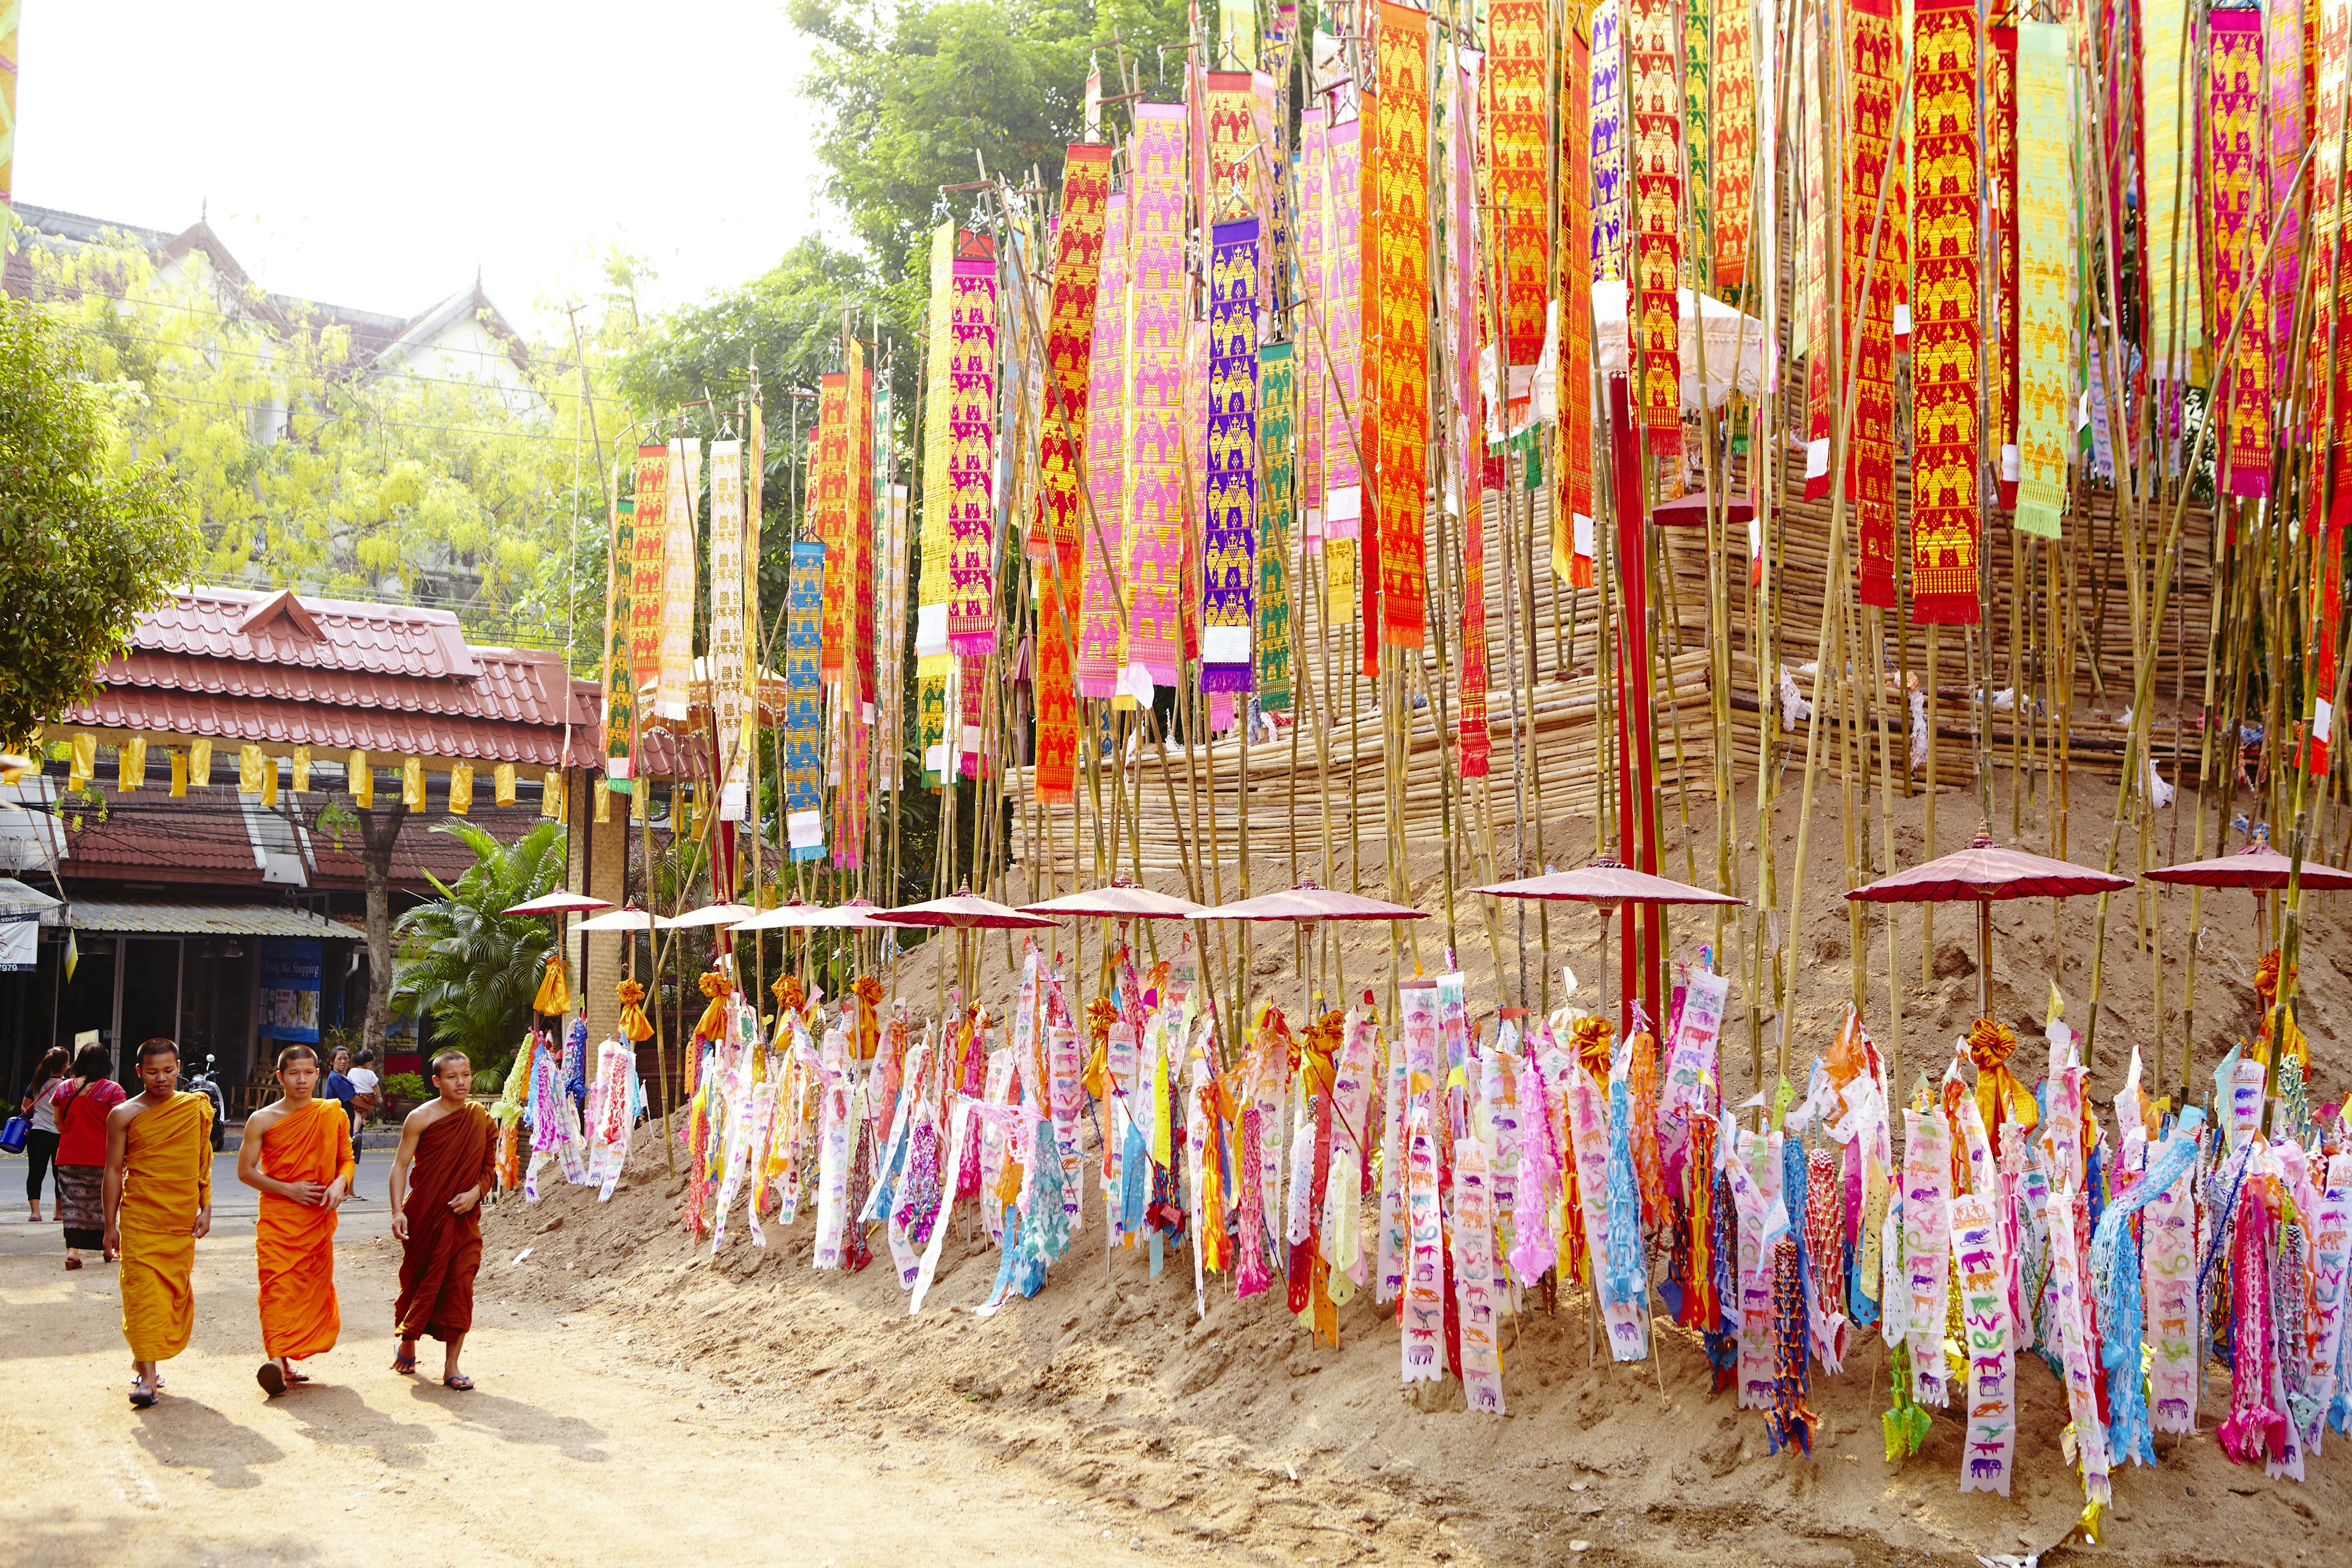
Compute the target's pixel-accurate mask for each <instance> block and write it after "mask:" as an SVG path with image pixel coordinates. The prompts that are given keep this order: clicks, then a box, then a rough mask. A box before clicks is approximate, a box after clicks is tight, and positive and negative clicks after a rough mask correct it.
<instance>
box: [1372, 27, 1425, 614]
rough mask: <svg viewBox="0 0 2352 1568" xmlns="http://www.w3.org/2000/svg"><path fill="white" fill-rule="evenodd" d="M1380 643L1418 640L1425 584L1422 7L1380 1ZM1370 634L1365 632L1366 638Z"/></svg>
mask: <svg viewBox="0 0 2352 1568" xmlns="http://www.w3.org/2000/svg"><path fill="white" fill-rule="evenodd" d="M1377 58H1378V59H1379V62H1380V83H1381V88H1380V126H1381V129H1380V158H1379V167H1380V182H1381V213H1380V228H1379V235H1380V243H1379V249H1380V310H1381V315H1380V323H1381V324H1380V333H1381V349H1380V364H1381V409H1380V417H1379V419H1378V420H1377V421H1376V422H1375V424H1374V426H1373V429H1374V433H1375V438H1376V439H1377V441H1378V443H1379V447H1380V458H1379V463H1380V471H1379V473H1378V475H1377V476H1376V478H1375V481H1374V486H1375V493H1376V496H1377V500H1376V502H1375V505H1374V514H1375V516H1376V517H1377V518H1378V519H1379V521H1380V555H1379V557H1378V559H1379V562H1380V578H1381V584H1380V593H1381V620H1380V641H1381V643H1382V644H1383V645H1385V646H1386V647H1421V646H1422V643H1423V638H1424V637H1425V636H1426V635H1427V628H1426V626H1425V624H1424V623H1425V619H1426V601H1427V599H1428V593H1429V589H1428V584H1427V581H1426V579H1425V572H1426V568H1425V565H1424V562H1423V542H1422V541H1423V526H1424V517H1423V495H1424V494H1425V493H1426V490H1427V488H1428V468H1429V300H1430V293H1429V13H1428V12H1426V11H1417V10H1415V9H1413V8H1412V7H1411V6H1409V5H1397V4H1395V0H1381V37H1380V47H1379V53H1378V57H1377ZM1365 640H1366V641H1367V642H1370V640H1371V639H1370V637H1366V639H1365Z"/></svg>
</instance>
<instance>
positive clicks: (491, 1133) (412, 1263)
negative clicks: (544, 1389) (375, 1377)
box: [391, 1051, 498, 1389]
mask: <svg viewBox="0 0 2352 1568" xmlns="http://www.w3.org/2000/svg"><path fill="white" fill-rule="evenodd" d="M433 1087H434V1089H435V1090H436V1098H435V1099H434V1100H432V1101H431V1102H429V1103H428V1104H425V1105H422V1106H419V1107H418V1108H417V1109H416V1110H412V1111H410V1112H409V1113H408V1118H407V1120H406V1121H403V1122H402V1123H401V1125H400V1152H398V1153H397V1154H394V1156H393V1161H392V1194H391V1195H392V1210H393V1217H392V1234H393V1235H394V1237H397V1238H398V1239H399V1241H400V1244H401V1247H402V1252H401V1258H400V1300H398V1302H396V1303H395V1304H394V1307H393V1328H394V1331H396V1332H397V1333H398V1334H399V1335H400V1352H399V1354H398V1356H397V1357H396V1358H395V1359H394V1362H393V1363H392V1370H393V1371H394V1372H398V1373H413V1372H415V1370H416V1342H417V1339H418V1338H419V1336H424V1335H429V1336H430V1337H432V1338H434V1339H436V1340H439V1341H440V1342H441V1347H442V1369H441V1381H442V1383H443V1384H445V1385H446V1386H447V1387H450V1388H457V1389H468V1388H471V1387H473V1386H474V1381H473V1379H471V1378H469V1377H467V1375H466V1374H465V1373H463V1372H461V1371H459V1370H458V1368H457V1352H459V1350H461V1349H462V1348H463V1347H464V1345H465V1342H466V1331H467V1330H468V1329H470V1328H472V1327H473V1326H474V1273H475V1270H477V1269H478V1268H480V1267H481V1263H482V1211H481V1202H482V1199H483V1197H484V1196H485V1195H486V1194H488V1192H489V1191H490V1184H491V1183H492V1182H493V1181H494V1180H495V1179H496V1175H497V1166H496V1160H497V1152H498V1136H497V1132H496V1129H495V1128H494V1126H493V1125H492V1123H491V1121H490V1117H489V1112H488V1111H486V1110H483V1109H482V1108H481V1107H480V1106H478V1105H477V1104H475V1103H474V1102H473V1100H472V1099H471V1098H470V1096H471V1094H472V1091H473V1087H474V1068H473V1065H472V1064H471V1063H470V1062H468V1061H467V1059H466V1056H465V1053H464V1052H462V1051H443V1052H442V1053H441V1054H440V1055H439V1056H436V1057H435V1058H433Z"/></svg>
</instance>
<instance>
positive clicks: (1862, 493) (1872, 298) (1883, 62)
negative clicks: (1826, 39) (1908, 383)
mask: <svg viewBox="0 0 2352 1568" xmlns="http://www.w3.org/2000/svg"><path fill="white" fill-rule="evenodd" d="M1846 23H1847V29H1848V31H1847V41H1848V44H1849V46H1850V47H1851V50H1852V66H1853V117H1852V120H1851V121H1850V125H1851V131H1850V133H1849V136H1848V140H1847V151H1848V157H1847V161H1846V169H1845V211H1844V217H1845V228H1844V244H1843V246H1841V247H1840V251H1839V253H1840V254H1841V255H1842V256H1843V258H1845V281H1844V289H1845V293H1844V299H1845V314H1844V326H1845V332H1846V339H1845V350H1846V357H1845V360H1844V370H1845V374H1846V375H1847V376H1848V378H1850V379H1851V380H1852V382H1853V387H1854V391H1853V418H1852V428H1851V429H1850V430H1849V431H1848V432H1847V435H1846V447H1847V451H1846V465H1847V468H1846V495H1847V498H1848V499H1849V500H1853V501H1854V502H1855V503H1856V507H1855V538H1856V540H1857V542H1858V544H1859V550H1858V552H1857V556H1856V560H1855V579H1854V581H1855V586H1856V592H1857V593H1858V594H1859V595H1860V597H1861V600H1862V602H1863V603H1864V604H1865V605H1876V606H1879V607H1881V608H1885V607H1888V606H1891V605H1894V603H1895V338H1894V332H1895V273H1896V270H1897V268H1898V266H1899V261H1898V254H1897V252H1898V247H1897V245H1896V237H1897V236H1898V235H1900V234H1901V233H1902V230H1903V212H1902V207H1901V205H1900V204H1899V203H1897V202H1896V200H1895V192H1894V188H1893V187H1894V186H1895V183H1896V177H1890V174H1889V167H1888V164H1889V160H1890V157H1891V155H1892V153H1893V151H1894V145H1895V99H1896V97H1897V95H1898V93H1899V91H1900V82H1899V78H1900V76H1901V75H1902V68H1901V64H1900V62H1899V60H1898V59H1897V55H1896V48H1895V10H1894V5H1893V0H1853V6H1852V8H1851V9H1850V10H1849V11H1848V12H1847V14H1846ZM1922 55H1923V58H1924V57H1925V50H1924V48H1923V50H1922ZM1964 308H1968V307H1964Z"/></svg>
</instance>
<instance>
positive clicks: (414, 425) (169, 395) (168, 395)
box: [141, 387, 572, 446]
mask: <svg viewBox="0 0 2352 1568" xmlns="http://www.w3.org/2000/svg"><path fill="white" fill-rule="evenodd" d="M141 390H142V393H143V394H144V395H146V396H149V397H160V398H163V399H164V400H166V401H168V402H172V403H194V404H199V405H203V406H205V407H207V408H236V409H241V410H244V411H246V412H248V413H250V412H252V411H253V410H255V409H257V408H260V407H264V406H266V405H262V404H257V403H224V402H222V401H221V400H220V399H219V398H216V397H190V396H187V395H185V394H183V393H177V392H157V391H155V390H154V389H153V388H152V387H142V389H141ZM296 413H297V411H296V410H293V409H289V410H288V411H287V415H286V416H287V418H288V419H289V420H291V419H292V418H294V417H295V416H296ZM301 417H303V418H305V419H313V420H316V421H317V422H318V423H319V424H320V425H387V426H394V428H397V429H402V430H433V431H437V432H439V433H440V434H442V435H445V436H496V437H504V438H506V439H508V440H511V441H547V442H551V443H552V444H554V445H556V446H568V445H570V444H571V439H572V438H571V437H568V436H531V435H526V434H524V433H523V432H520V431H517V430H491V429H487V428H484V427H483V426H475V425H425V424H421V423H419V422H417V421H415V420H413V419H386V418H384V417H383V416H381V415H376V414H310V413H307V412H304V413H302V414H301Z"/></svg>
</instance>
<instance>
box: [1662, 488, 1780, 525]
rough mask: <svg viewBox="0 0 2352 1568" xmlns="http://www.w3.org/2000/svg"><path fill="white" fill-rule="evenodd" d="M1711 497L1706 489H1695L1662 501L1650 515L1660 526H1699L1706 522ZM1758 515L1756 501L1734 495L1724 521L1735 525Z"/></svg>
mask: <svg viewBox="0 0 2352 1568" xmlns="http://www.w3.org/2000/svg"><path fill="white" fill-rule="evenodd" d="M1709 500H1710V497H1709V495H1708V493H1707V492H1706V490H1693V491H1691V493H1690V494H1688V495H1686V496H1680V497H1677V498H1676V499H1675V500H1668V501H1660V502H1659V503H1658V504H1657V505H1656V506H1654V507H1653V508H1651V509H1650V516H1651V518H1652V520H1653V521H1655V522H1656V523H1657V525H1658V526H1659V527H1660V528H1674V527H1676V526H1678V525H1679V526H1682V527H1686V528H1688V527H1698V526H1701V525H1703V524H1705V523H1706V513H1707V507H1708V504H1709ZM1755 515H1756V506H1755V503H1754V502H1752V501H1750V500H1748V498H1747V497H1746V496H1737V495H1736V496H1733V497H1732V498H1731V500H1730V501H1729V502H1728V504H1727V507H1726V509H1725V512H1724V521H1726V522H1727V523H1730V524H1732V525H1733V526H1735V527H1736V526H1738V525H1739V524H1741V523H1744V522H1747V521H1749V520H1750V519H1752V518H1754V517H1755Z"/></svg>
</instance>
